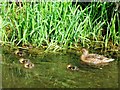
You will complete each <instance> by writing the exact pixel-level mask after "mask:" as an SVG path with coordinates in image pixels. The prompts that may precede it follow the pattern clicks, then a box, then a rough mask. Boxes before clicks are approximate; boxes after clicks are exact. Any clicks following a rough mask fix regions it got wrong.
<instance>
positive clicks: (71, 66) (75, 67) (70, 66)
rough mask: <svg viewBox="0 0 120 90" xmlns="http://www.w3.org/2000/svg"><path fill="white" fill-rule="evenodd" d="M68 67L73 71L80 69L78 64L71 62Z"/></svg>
mask: <svg viewBox="0 0 120 90" xmlns="http://www.w3.org/2000/svg"><path fill="white" fill-rule="evenodd" d="M67 69H68V70H72V71H78V70H79V68H78V67H77V66H73V65H71V64H68V65H67Z"/></svg>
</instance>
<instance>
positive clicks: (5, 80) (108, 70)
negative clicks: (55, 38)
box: [2, 48, 120, 88]
mask: <svg viewBox="0 0 120 90" xmlns="http://www.w3.org/2000/svg"><path fill="white" fill-rule="evenodd" d="M13 51H14V50H11V49H7V48H3V53H2V87H3V88H118V65H117V62H118V60H120V58H119V57H118V55H119V54H118V52H99V51H98V52H99V54H104V55H105V56H108V57H113V58H115V59H116V60H115V61H114V62H112V63H110V64H109V65H108V66H105V67H103V68H102V69H96V68H91V67H88V66H84V65H81V63H80V58H79V57H80V55H81V53H80V55H79V54H76V53H74V52H68V53H44V52H41V53H39V54H36V53H35V52H33V53H32V54H28V55H26V56H24V58H29V59H30V60H31V62H33V63H34V64H35V67H34V68H32V69H25V68H24V67H23V65H21V64H20V63H19V61H18V60H19V57H18V56H16V55H15V54H14V52H13ZM91 52H97V51H96V50H94V51H91ZM115 53H116V54H115ZM111 55H112V56H111ZM68 64H73V65H76V66H78V67H79V68H80V70H79V71H70V70H67V69H66V66H67V65H68Z"/></svg>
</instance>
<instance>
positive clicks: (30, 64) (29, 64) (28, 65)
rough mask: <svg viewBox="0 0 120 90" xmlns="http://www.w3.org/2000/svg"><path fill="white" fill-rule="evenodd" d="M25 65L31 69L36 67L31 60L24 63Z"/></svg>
mask: <svg viewBox="0 0 120 90" xmlns="http://www.w3.org/2000/svg"><path fill="white" fill-rule="evenodd" d="M24 67H25V68H27V69H31V68H33V67H34V64H33V63H31V62H30V61H28V62H26V63H25V64H24Z"/></svg>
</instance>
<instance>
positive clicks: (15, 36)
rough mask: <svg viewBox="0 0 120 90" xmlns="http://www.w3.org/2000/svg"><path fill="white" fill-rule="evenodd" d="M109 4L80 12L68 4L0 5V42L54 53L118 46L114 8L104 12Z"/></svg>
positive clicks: (119, 27)
mask: <svg viewBox="0 0 120 90" xmlns="http://www.w3.org/2000/svg"><path fill="white" fill-rule="evenodd" d="M113 4H114V3H106V2H104V3H99V2H97V3H90V4H89V5H87V6H86V7H85V8H83V7H82V5H81V4H77V5H75V4H74V5H73V4H72V3H71V2H64V3H60V2H56V3H54V2H39V3H22V6H21V7H20V6H18V5H16V3H11V4H10V3H1V6H0V11H1V12H0V13H1V15H0V16H1V17H2V28H1V33H2V40H1V42H2V43H4V44H7V43H10V44H11V45H12V46H16V45H17V46H21V45H24V44H32V45H33V46H38V47H41V46H47V49H48V50H55V51H56V50H60V49H64V48H72V47H77V46H82V47H91V46H93V45H98V46H99V47H106V48H107V47H108V46H109V43H112V44H113V45H114V46H115V45H119V44H120V19H119V16H118V14H119V12H117V11H116V12H115V11H114V8H113V10H111V12H109V11H108V9H109V8H110V7H112V6H113ZM108 13H111V16H110V15H109V14H108ZM109 16H110V17H109ZM116 23H117V24H116ZM103 27H105V28H103Z"/></svg>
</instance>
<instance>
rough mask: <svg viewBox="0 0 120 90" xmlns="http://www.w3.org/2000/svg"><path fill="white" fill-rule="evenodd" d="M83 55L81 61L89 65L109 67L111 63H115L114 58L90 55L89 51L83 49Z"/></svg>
mask: <svg viewBox="0 0 120 90" xmlns="http://www.w3.org/2000/svg"><path fill="white" fill-rule="evenodd" d="M82 52H83V54H82V55H81V60H82V61H83V62H84V63H86V64H88V65H102V64H103V65H107V64H108V63H109V62H112V61H114V59H112V58H107V57H105V56H103V55H98V54H89V52H88V50H86V49H84V48H83V49H82Z"/></svg>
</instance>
